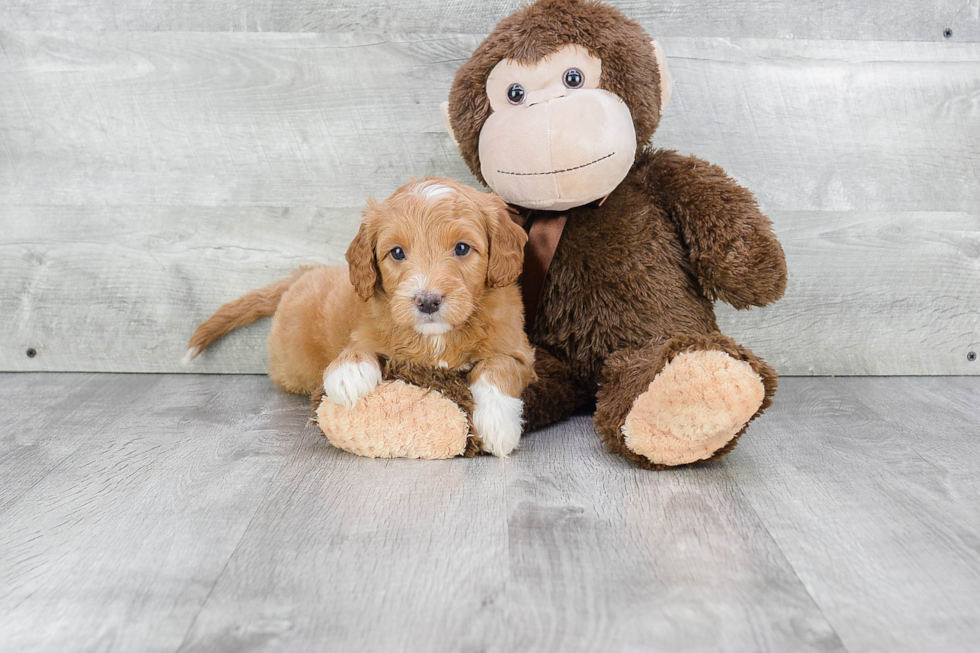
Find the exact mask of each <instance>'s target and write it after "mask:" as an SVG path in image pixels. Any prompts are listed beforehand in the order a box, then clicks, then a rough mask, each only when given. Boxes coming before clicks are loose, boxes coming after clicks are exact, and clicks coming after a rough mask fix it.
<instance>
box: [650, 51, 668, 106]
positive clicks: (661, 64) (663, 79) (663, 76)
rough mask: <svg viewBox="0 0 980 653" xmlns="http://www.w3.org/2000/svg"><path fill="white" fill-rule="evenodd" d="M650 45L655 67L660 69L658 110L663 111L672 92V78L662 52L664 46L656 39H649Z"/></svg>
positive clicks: (664, 53)
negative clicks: (655, 63)
mask: <svg viewBox="0 0 980 653" xmlns="http://www.w3.org/2000/svg"><path fill="white" fill-rule="evenodd" d="M650 45H652V46H653V56H654V57H655V58H656V59H657V69H658V70H659V71H660V110H661V111H663V110H664V108H666V106H667V103H668V102H670V96H671V94H672V93H673V92H674V80H673V78H671V76H670V68H668V67H667V53H666V52H664V46H662V45H661V44H660V41H658V40H656V39H654V40H653V41H650Z"/></svg>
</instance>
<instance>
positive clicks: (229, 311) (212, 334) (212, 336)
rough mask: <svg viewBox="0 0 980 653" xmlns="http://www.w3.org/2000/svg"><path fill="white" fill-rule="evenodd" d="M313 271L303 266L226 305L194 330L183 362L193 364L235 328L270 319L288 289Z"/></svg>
mask: <svg viewBox="0 0 980 653" xmlns="http://www.w3.org/2000/svg"><path fill="white" fill-rule="evenodd" d="M311 268H312V266H308V265H307V266H303V267H301V268H300V269H299V270H297V271H296V272H294V273H293V274H292V275H290V276H289V277H287V278H285V279H280V280H279V281H277V282H275V283H273V284H271V285H268V286H266V287H265V288H259V289H257V290H253V291H251V292H249V293H246V294H244V295H242V296H241V297H239V298H238V299H235V300H233V301H230V302H228V303H227V304H224V305H223V306H222V307H221V308H219V309H218V310H217V311H215V312H214V315H212V316H211V317H209V318H208V319H207V320H205V321H204V322H203V323H201V325H200V326H199V327H197V330H196V331H194V335H193V336H191V340H190V342H189V343H187V354H186V355H185V356H184V362H185V363H189V362H191V361H192V360H194V359H195V358H197V357H198V356H199V355H200V354H201V352H202V351H204V350H205V349H207V348H208V347H210V346H211V345H212V344H213V343H214V341H215V340H217V339H218V338H221V337H222V336H224V335H226V334H228V333H231V332H232V331H234V330H235V329H239V328H241V327H243V326H248V325H249V324H251V323H252V322H255V321H256V320H258V319H259V318H262V317H270V316H272V315H273V314H275V312H276V308H277V307H278V306H279V301H280V300H281V299H282V296H283V295H284V294H286V291H287V290H289V287H290V286H292V285H293V284H294V283H296V280H297V279H299V278H300V277H301V276H303V275H304V274H305V273H306V272H307V271H308V270H310V269H311Z"/></svg>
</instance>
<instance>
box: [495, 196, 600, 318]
mask: <svg viewBox="0 0 980 653" xmlns="http://www.w3.org/2000/svg"><path fill="white" fill-rule="evenodd" d="M607 199H609V195H606V196H605V197H603V198H602V199H600V200H596V201H594V202H590V203H589V204H585V205H584V206H586V207H589V208H596V209H597V208H599V207H600V206H602V205H603V203H604V202H605V201H606V200H607ZM509 208H510V217H511V220H513V221H514V222H516V223H517V224H518V225H520V226H521V227H522V228H523V229H524V231H526V232H527V244H526V245H525V246H524V272H523V274H522V275H521V294H522V295H523V296H524V330H525V331H527V332H528V333H530V331H531V329H533V328H534V322H535V320H536V319H537V317H538V304H539V303H540V301H541V291H542V290H543V289H544V279H545V277H546V276H547V275H548V268H550V267H551V261H552V259H554V258H555V251H556V250H557V249H558V241H560V240H561V233H562V231H563V230H564V229H565V222H567V221H568V214H567V213H561V212H560V211H534V210H532V209H520V208H518V207H515V206H510V207H509Z"/></svg>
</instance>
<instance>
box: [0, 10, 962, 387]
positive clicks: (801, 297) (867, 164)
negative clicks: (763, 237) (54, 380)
mask: <svg viewBox="0 0 980 653" xmlns="http://www.w3.org/2000/svg"><path fill="white" fill-rule="evenodd" d="M619 4H620V5H621V6H623V8H624V9H626V10H627V11H628V12H629V13H630V14H631V15H633V16H634V17H636V18H638V19H639V20H640V21H641V22H642V23H643V24H644V25H645V26H646V27H647V29H648V30H649V31H650V32H651V33H652V34H654V35H656V36H658V37H660V38H661V39H662V40H663V42H664V44H665V47H666V49H667V52H668V55H669V57H670V65H671V69H672V72H673V74H674V77H675V94H674V99H673V101H672V104H671V105H670V106H669V107H668V109H667V112H666V114H665V116H664V120H663V123H662V126H661V129H660V131H659V132H658V133H657V134H656V135H655V137H654V143H655V144H656V145H658V146H662V147H670V148H676V149H678V150H680V151H681V152H684V153H690V154H695V155H698V156H701V157H703V158H706V159H708V160H710V161H712V162H715V163H718V164H719V165H722V166H724V167H725V168H726V169H727V170H729V172H730V173H731V174H732V175H734V176H735V177H736V178H738V179H739V180H741V181H742V182H743V183H744V184H746V185H747V186H748V187H749V188H751V189H752V190H753V191H754V192H755V193H756V194H757V195H758V197H759V199H760V202H761V204H762V206H763V208H764V209H765V210H766V211H767V212H768V213H769V214H770V215H771V216H772V218H773V221H774V223H775V225H776V229H777V232H778V233H779V235H780V237H781V239H782V241H783V243H784V246H785V248H786V251H787V255H788V258H789V263H790V286H789V290H788V292H787V296H786V297H785V298H784V299H783V300H782V301H781V302H779V303H778V304H776V305H774V306H772V307H770V308H766V309H757V310H753V311H750V312H747V313H737V312H735V311H733V310H729V309H727V308H724V307H722V308H720V313H721V321H722V324H723V328H724V329H725V330H726V331H727V332H729V333H730V334H732V335H733V336H735V337H736V338H738V339H739V340H740V341H741V342H742V343H743V344H745V345H747V346H749V347H751V348H753V349H755V350H756V351H757V352H758V353H760V354H761V355H763V356H764V357H766V358H767V359H768V360H770V361H771V362H772V363H773V364H774V365H775V366H776V367H777V369H778V370H779V371H780V372H781V373H783V374H802V375H807V374H839V375H846V374H980V361H974V362H971V361H970V360H968V353H969V352H971V351H976V352H980V308H978V306H980V181H978V179H980V102H978V94H980V16H978V12H977V8H976V5H975V3H968V4H963V3H961V2H953V1H952V0H934V1H932V2H922V3H899V4H895V3H887V2H884V0H866V1H863V2H860V3H844V2H837V1H834V2H830V3H829V4H827V3H819V2H815V1H812V2H811V1H807V2H802V3H790V2H788V1H785V0H783V1H777V2H762V1H761V0H743V1H740V2H711V3H709V4H708V5H707V6H705V4H704V3H693V2H689V3H662V4H660V5H658V6H652V3H650V4H648V3H640V2H623V3H619ZM515 5H516V3H514V2H511V1H507V2H502V1H500V0H497V1H491V2H481V3H477V2H468V1H467V2H459V1H449V0H446V1H440V2H433V3H408V2H401V1H393V2H378V1H377V0H375V1H373V2H367V3H354V2H322V3H313V2H306V1H302V2H288V3H287V2H284V1H282V0H275V1H272V0H269V1H266V2H260V3H241V2H238V1H235V2H232V1H231V0H224V1H221V2H210V3H197V2H190V0H171V1H170V2H161V3H152V4H151V5H149V6H140V7H139V8H138V9H137V8H136V7H135V5H133V4H132V3H129V2H123V1H122V0H72V1H68V2H64V1H62V2H55V1H54V0H35V1H30V2H28V0H21V1H17V0H15V1H14V2H12V3H5V4H4V5H3V7H0V27H2V28H3V29H2V30H0V369H4V370H77V371H82V370H87V371H128V372H143V371H156V372H168V371H182V370H187V371H195V372H202V371H207V372H261V371H263V370H264V338H265V333H266V332H267V328H268V327H267V325H265V324H262V325H256V326H255V327H252V328H250V329H248V330H245V331H243V332H241V333H237V334H234V335H233V336H232V337H230V338H228V339H227V342H224V343H221V344H219V346H218V347H216V348H215V349H214V350H213V351H212V352H210V353H209V354H208V355H207V356H205V357H204V358H203V359H202V360H201V361H200V362H199V363H195V365H193V366H192V367H190V368H184V367H182V366H181V365H180V364H179V359H180V357H181V355H182V351H183V347H184V343H185V342H186V340H187V337H188V336H189V334H190V333H191V331H192V330H193V327H194V326H195V325H196V323H197V322H199V321H200V320H202V319H204V318H206V317H207V315H208V314H209V313H210V312H211V311H212V310H213V309H214V308H216V307H217V306H218V305H219V304H221V303H222V302H224V301H227V300H229V299H231V298H233V297H235V296H237V295H238V294H240V293H241V292H244V291H246V290H248V289H250V288H253V287H256V286H258V285H262V284H265V283H267V282H269V281H272V280H273V279H275V278H277V277H279V276H280V275H282V274H284V273H286V272H287V271H288V270H289V269H290V268H293V267H295V266H296V265H299V264H302V263H307V262H317V261H323V262H339V261H340V260H341V258H342V255H343V251H344V249H345V247H346V244H347V242H348V241H349V239H350V237H351V236H352V235H353V233H354V231H355V229H356V224H357V221H358V219H359V212H360V207H361V206H362V204H363V202H364V200H365V199H366V197H368V196H369V195H375V196H384V195H385V194H387V193H388V192H390V191H391V190H393V189H394V188H395V187H397V186H398V185H400V184H401V183H403V182H404V181H406V180H407V179H408V177H409V176H410V175H414V176H422V175H428V174H439V175H448V176H452V177H456V178H459V179H461V180H464V181H468V182H470V183H475V181H474V180H473V178H472V176H471V175H470V174H469V173H468V171H467V170H466V168H465V166H464V165H463V164H462V161H461V160H460V157H459V155H458V153H457V152H456V149H455V147H454V146H453V144H452V142H451V141H450V139H449V137H448V136H447V135H446V134H445V133H444V131H443V128H442V123H441V119H440V117H439V112H438V104H439V102H440V101H442V100H443V99H444V98H445V96H446V94H447V92H448V88H449V85H450V83H451V80H452V76H453V74H454V72H455V70H456V68H457V67H458V66H459V65H460V63H461V62H462V61H463V60H464V59H465V58H466V57H467V56H468V54H469V53H470V52H471V51H472V49H473V48H474V47H475V46H476V44H477V43H479V41H480V40H481V39H482V37H483V36H484V34H485V33H486V32H487V31H488V30H489V29H491V28H492V26H493V24H494V23H495V22H496V20H498V19H499V18H501V17H503V16H504V15H506V14H507V13H509V12H510V11H511V10H512V9H513V8H514V6H515ZM947 29H948V30H950V36H949V37H948V38H947V37H946V36H945V35H944V30H947ZM28 349H33V350H35V351H36V352H37V354H36V356H34V357H28V356H27V355H26V352H27V351H28Z"/></svg>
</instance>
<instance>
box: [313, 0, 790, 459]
mask: <svg viewBox="0 0 980 653" xmlns="http://www.w3.org/2000/svg"><path fill="white" fill-rule="evenodd" d="M669 95H670V78H669V74H668V72H667V68H666V60H665V58H664V56H663V52H662V50H661V49H660V47H659V45H658V44H657V43H656V42H654V41H651V39H650V37H649V36H648V35H647V34H646V33H645V32H644V30H643V29H642V28H641V27H640V26H639V25H638V24H636V23H635V22H633V21H631V20H629V19H628V18H626V17H625V16H624V15H623V14H622V13H621V12H620V11H619V10H617V9H615V8H612V7H609V6H606V5H602V4H597V3H594V2H587V1H583V0H539V1H538V2H536V3H535V4H533V5H531V6H529V7H527V8H525V9H523V10H521V11H518V12H517V13H515V14H513V15H511V16H509V17H507V18H505V19H504V20H503V21H501V22H500V24H499V25H498V26H497V27H496V28H495V29H494V31H493V32H492V33H491V34H490V36H488V37H487V39H486V40H485V41H483V43H482V44H480V46H479V47H477V49H476V51H474V52H473V54H472V56H471V57H470V58H469V59H468V60H467V61H466V63H464V64H463V66H462V67H461V68H460V70H459V71H458V73H457V75H456V79H455V81H454V83H453V86H452V90H451V92H450V95H449V102H448V103H447V104H446V105H444V107H443V114H444V118H445V119H446V123H447V126H448V127H449V129H450V131H451V134H452V136H453V139H454V141H455V142H456V143H457V145H458V146H459V150H460V153H461V154H462V156H463V159H464V160H465V161H466V164H467V165H468V166H469V168H470V170H472V172H473V174H474V175H476V178H477V179H478V180H479V181H480V182H482V183H484V184H486V185H488V186H489V187H490V188H491V189H493V190H494V191H495V192H496V193H497V194H499V195H500V196H501V197H503V199H504V200H506V201H507V202H508V203H509V204H510V205H511V206H512V207H513V208H514V211H515V214H514V219H515V220H516V221H517V222H518V223H519V224H521V225H522V226H523V227H524V228H525V229H526V230H527V231H528V236H529V240H528V245H527V248H526V249H525V265H524V274H523V279H522V283H523V294H524V303H525V313H526V321H527V325H526V328H527V331H528V335H529V337H530V341H531V343H532V344H534V345H535V355H536V359H537V360H536V371H537V374H538V377H539V379H538V381H536V382H535V383H533V384H532V385H531V386H529V387H528V389H527V391H526V392H525V394H524V396H523V397H522V398H523V400H524V420H525V433H527V432H529V431H533V430H535V429H538V428H540V427H542V426H545V425H547V424H549V423H552V422H555V421H558V420H560V419H564V418H566V417H568V416H569V415H570V414H571V413H572V412H573V411H574V410H575V409H576V408H579V407H581V406H584V405H589V402H591V401H594V402H595V417H594V420H595V427H596V430H597V431H598V433H599V435H600V436H601V438H602V440H603V442H604V443H605V445H606V447H607V449H608V450H609V451H611V452H613V453H618V454H620V455H622V456H624V457H626V458H628V459H630V460H632V461H634V462H635V463H636V464H637V465H639V466H641V467H644V468H648V469H663V468H667V467H672V466H677V465H686V464H691V463H697V462H700V461H708V460H714V459H717V458H719V457H721V456H722V455H724V454H726V453H727V452H728V451H730V450H731V449H732V448H733V447H734V446H735V443H736V442H737V440H738V438H739V437H740V436H741V435H742V433H743V432H744V431H745V430H746V428H747V426H748V424H749V422H751V421H752V420H753V419H754V418H756V417H758V416H759V415H760V414H761V413H762V411H763V410H765V408H767V407H768V406H769V405H770V404H771V402H772V397H773V394H774V393H775V390H776V374H775V372H774V371H773V369H772V368H771V367H770V366H769V365H767V364H766V363H765V362H764V361H763V360H762V359H760V358H758V357H757V356H755V355H754V354H753V353H752V352H751V351H749V350H748V349H746V348H745V347H742V346H741V345H739V344H738V343H736V342H734V341H733V340H732V339H731V338H728V337H727V336H725V335H724V334H722V333H721V332H720V331H719V330H718V325H717V322H716V320H715V314H714V310H713V302H714V301H715V300H716V299H720V300H722V301H724V302H727V303H728V304H731V305H732V306H734V307H735V308H738V309H747V308H749V307H752V306H765V305H766V304H769V303H770V302H773V301H775V300H777V299H779V298H780V297H781V296H782V294H783V292H784V290H785V287H786V264H785V259H784V256H783V251H782V248H781V247H780V245H779V242H778V241H777V240H776V237H775V235H774V234H773V230H772V225H771V223H770V221H769V220H768V219H767V218H766V217H765V216H764V215H763V214H762V213H761V212H760V211H759V208H758V205H757V204H756V201H755V199H754V198H753V196H752V194H751V193H750V192H749V191H747V190H746V189H744V188H742V187H741V186H739V185H738V184H737V183H735V182H734V181H733V180H732V179H731V178H730V177H728V176H727V175H726V174H725V172H724V171H723V170H721V169H720V168H718V167H716V166H714V165H711V164H709V163H706V162H704V161H701V160H699V159H696V158H693V157H686V156H681V155H679V154H677V153H676V152H672V151H664V150H656V149H653V148H652V147H651V146H650V145H649V140H650V138H651V136H652V135H653V133H654V131H655V130H656V128H657V125H658V123H659V121H660V114H661V110H662V108H663V107H664V105H665V104H666V102H667V100H668V98H669ZM388 378H392V379H395V378H398V375H397V373H395V374H392V375H390V376H389V377H388ZM430 381H432V383H431V384H430V385H431V387H433V388H435V390H438V389H439V382H438V380H435V379H422V380H421V382H422V383H429V382H430ZM399 383H401V386H396V387H395V388H392V387H386V386H385V385H384V384H383V385H382V386H380V387H379V389H378V391H379V392H388V395H389V396H388V397H387V398H386V400H387V401H389V402H390V403H391V405H393V406H400V410H393V409H388V410H386V411H385V414H384V415H383V416H381V417H380V418H379V414H378V413H377V412H373V411H370V406H369V403H370V402H365V405H364V406H363V407H361V406H355V408H354V409H353V411H352V412H353V413H354V415H353V417H352V416H350V415H341V414H340V413H339V412H338V410H337V409H336V407H331V406H326V404H325V403H324V404H320V408H321V411H320V413H321V415H320V416H321V420H320V422H321V426H322V427H324V430H325V432H327V434H328V437H330V438H331V439H332V440H335V439H339V438H341V437H343V438H346V440H345V442H346V444H347V446H345V448H347V449H349V450H352V451H356V452H358V453H364V452H365V451H367V450H368V449H369V448H370V445H371V442H372V440H373V439H375V438H376V437H377V436H376V435H374V434H373V431H375V430H376V429H379V430H377V432H381V431H384V432H386V433H388V432H391V433H396V432H397V433H399V434H400V435H399V436H398V437H399V438H401V440H402V441H403V442H408V443H413V442H415V443H418V442H420V441H424V440H425V437H422V434H420V433H416V432H415V430H417V429H413V427H412V425H413V424H415V423H417V422H418V421H419V420H414V421H413V419H412V411H413V401H416V398H415V397H413V395H412V394H411V393H412V392H419V388H418V387H415V386H413V385H411V384H406V383H404V382H399ZM399 388H400V389H399ZM464 394H465V393H464ZM454 396H455V397H456V400H457V401H460V400H462V401H464V403H465V397H463V398H462V399H461V398H460V396H459V395H458V393H457V394H456V395H453V394H452V393H442V394H439V393H436V394H433V393H431V392H430V393H427V394H426V397H427V398H428V402H429V403H428V404H427V405H426V406H425V411H426V418H425V420H423V421H424V423H425V424H427V425H430V426H431V424H433V420H434V419H445V420H446V422H445V423H446V424H457V425H458V424H461V422H460V420H461V419H462V418H461V417H460V415H461V413H465V406H463V407H462V409H461V406H462V404H457V403H456V401H454V400H453V397H454ZM366 399H371V397H368V398H366ZM325 406H326V408H325ZM358 410H362V413H361V414H360V415H358V414H357V412H358ZM442 413H444V415H443V414H442ZM357 417H360V418H361V419H362V422H361V423H360V426H358V427H355V426H352V424H353V422H351V421H350V420H351V419H354V418H357ZM369 418H370V419H369ZM338 419H341V422H343V423H340V422H338V421H337V420H338ZM343 420H348V421H343ZM385 420H387V422H386V421H385ZM388 422H390V423H388ZM369 423H370V424H371V425H372V426H371V427H367V426H366V425H367V424H369ZM457 430H459V431H462V430H463V429H462V427H457ZM421 446H422V445H421V444H416V445H409V446H408V447H407V449H406V450H404V451H401V450H400V454H401V455H409V456H415V457H444V456H431V455H425V452H423V454H422V455H421V456H418V455H416V454H417V453H418V451H417V450H418V448H419V447H421ZM454 446H455V447H457V448H458V452H456V454H458V453H463V452H464V451H465V450H466V446H465V443H464V442H463V441H462V440H460V442H459V443H456V444H454ZM454 451H455V449H454ZM456 454H451V455H456ZM368 455H371V454H370V453H368Z"/></svg>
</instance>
